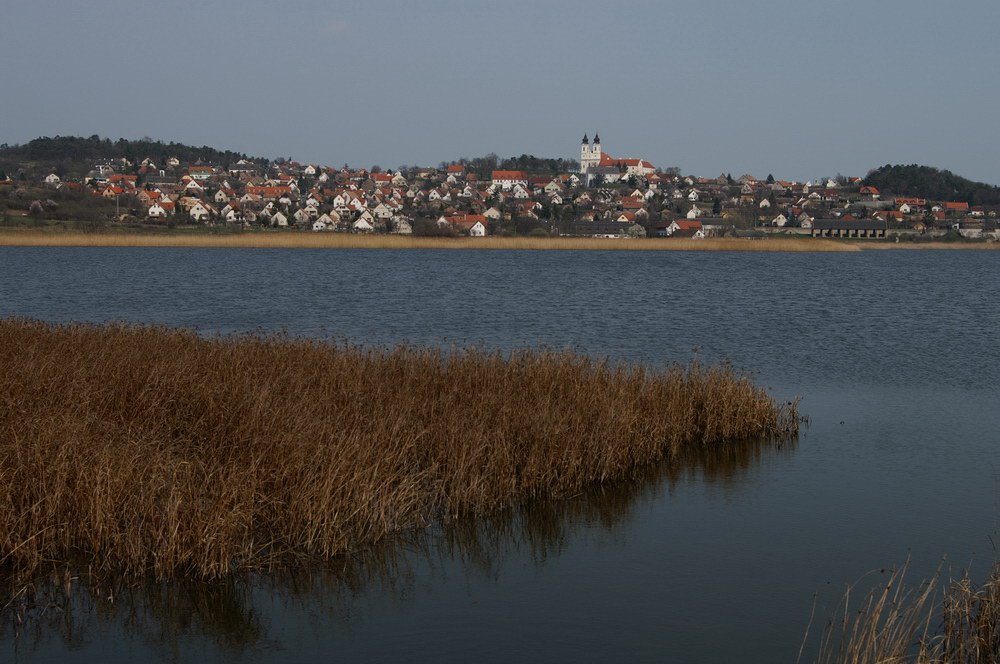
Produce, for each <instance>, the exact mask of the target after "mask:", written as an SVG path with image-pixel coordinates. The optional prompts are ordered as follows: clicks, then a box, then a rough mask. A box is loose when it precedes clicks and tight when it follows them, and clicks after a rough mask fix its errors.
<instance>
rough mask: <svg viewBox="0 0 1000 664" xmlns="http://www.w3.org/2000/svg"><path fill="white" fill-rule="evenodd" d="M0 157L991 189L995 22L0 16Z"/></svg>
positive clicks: (553, 9)
mask: <svg viewBox="0 0 1000 664" xmlns="http://www.w3.org/2000/svg"><path fill="white" fill-rule="evenodd" d="M0 5H2V7H0V143H3V142H6V143H23V142H26V141H28V140H30V139H32V138H35V137H37V136H55V135H83V136H90V135H92V134H99V135H101V136H109V137H111V138H113V139H116V138H118V137H126V138H140V137H144V136H150V137H153V138H157V139H162V140H165V141H171V140H174V141H179V142H183V143H188V144H195V145H210V146H213V147H218V148H221V149H232V150H237V151H240V152H246V153H248V154H252V155H256V156H263V157H271V158H275V157H291V158H293V159H296V160H298V161H300V162H318V163H321V164H326V165H336V166H339V165H342V164H344V163H349V164H351V165H352V166H372V165H379V166H381V167H382V168H396V167H398V166H400V165H404V164H405V165H436V164H438V163H439V162H441V161H450V160H452V159H458V158H460V157H469V158H471V157H476V156H481V155H484V154H487V153H490V152H495V153H497V154H498V155H500V156H501V157H504V156H512V155H519V154H522V153H528V154H534V155H536V156H546V157H572V158H578V157H579V145H580V140H581V138H582V137H583V134H584V133H588V134H590V136H591V137H593V134H594V132H595V131H599V132H600V135H601V140H602V144H603V147H604V150H605V151H607V152H609V153H610V154H612V155H614V156H616V157H643V158H646V159H648V160H650V161H651V162H653V164H654V165H656V166H659V167H668V166H679V167H681V168H682V170H683V171H684V172H685V173H693V174H696V175H701V176H712V177H714V176H716V175H718V174H720V173H731V174H732V175H733V176H734V177H736V176H738V175H740V174H743V173H752V174H754V175H757V176H758V177H763V176H766V175H767V174H769V173H770V174H774V175H775V177H777V178H780V179H799V180H805V179H816V178H818V177H823V176H833V175H835V174H838V173H840V174H843V175H864V174H865V173H866V172H867V171H868V170H870V169H872V168H875V167H878V166H881V165H883V164H886V163H921V164H927V165H931V166H937V167H940V168H947V169H949V170H951V171H953V172H955V173H958V174H960V175H964V176H966V177H970V178H973V179H976V180H981V181H986V182H991V183H995V184H1000V162H998V159H997V156H998V155H1000V132H998V131H997V126H998V123H997V119H998V117H1000V114H998V106H1000V103H998V102H1000V39H997V36H996V33H997V30H998V28H1000V2H998V1H997V0H952V1H951V2H941V1H940V0H937V1H935V2H925V1H924V0H864V1H861V0H827V1H825V2H817V1H815V0H757V1H753V2H750V1H747V0H688V1H687V2H675V1H673V0H665V1H659V2H611V1H605V2H589V1H584V0H574V1H571V2H564V1H562V0H532V1H526V2H522V1H520V0H510V1H506V2H500V1H498V0H494V1H492V2H478V1H476V0H423V1H421V2H413V1H409V2H394V1H389V0H385V1H382V0H364V1H363V2H353V1H345V0H341V1H339V2H336V1H334V2H331V1H329V0H328V1H326V2H319V1H311V0H302V1H298V0H285V1H283V2H273V1H257V0H244V1H242V2H230V1H213V0H201V1H200V2H188V1H187V0H178V1H172V2H154V1H151V0H128V1H118V0H90V1H88V2H78V1H73V2H66V1H63V2H56V1H50V0H32V1H28V0H0Z"/></svg>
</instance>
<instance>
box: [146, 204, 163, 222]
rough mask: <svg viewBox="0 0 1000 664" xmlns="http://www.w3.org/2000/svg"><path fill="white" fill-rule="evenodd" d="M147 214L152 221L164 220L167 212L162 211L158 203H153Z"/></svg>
mask: <svg viewBox="0 0 1000 664" xmlns="http://www.w3.org/2000/svg"><path fill="white" fill-rule="evenodd" d="M147 214H148V215H149V216H150V218H152V219H164V218H166V216H167V211H166V210H164V209H163V207H162V206H160V204H159V203H153V204H152V205H150V206H149V212H148V213H147Z"/></svg>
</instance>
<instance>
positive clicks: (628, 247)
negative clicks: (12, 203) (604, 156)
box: [0, 227, 1000, 252]
mask: <svg viewBox="0 0 1000 664" xmlns="http://www.w3.org/2000/svg"><path fill="white" fill-rule="evenodd" d="M0 246H9V247H206V248H211V247H220V248H234V249H236V248H251V249H266V248H272V249H494V250H498V249H499V250H503V249H508V250H509V249H521V250H560V249H564V250H587V249H593V250H605V251H606V250H625V251H772V252H802V251H820V252H831V251H861V250H865V249H881V250H912V249H946V250H970V249H1000V243H997V242H992V243H989V242H890V241H885V240H839V239H828V238H810V237H793V236H787V235H779V236H774V237H766V238H756V239H744V238H706V239H703V240H696V239H694V238H648V239H647V238H642V239H625V238H623V239H612V238H588V237H541V238H539V237H485V238H471V237H457V238H447V237H413V236H405V235H363V234H353V233H313V232H305V231H247V232H242V233H241V232H218V233H213V232H207V231H206V230H205V229H199V230H189V229H177V230H167V229H164V230H151V229H150V230H146V229H141V230H136V229H130V230H122V231H109V230H98V231H80V230H73V229H68V230H66V229H59V228H57V227H52V228H48V229H36V228H34V229H27V228H26V229H21V228H7V229H0Z"/></svg>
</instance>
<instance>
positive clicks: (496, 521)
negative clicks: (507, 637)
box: [0, 440, 796, 660]
mask: <svg viewBox="0 0 1000 664" xmlns="http://www.w3.org/2000/svg"><path fill="white" fill-rule="evenodd" d="M795 447H796V441H795V440H791V441H789V440H785V441H781V442H761V441H758V442H745V443H734V444H730V445H727V446H724V447H720V448H714V449H712V450H705V451H695V452H692V453H689V454H687V455H685V456H684V457H682V458H678V459H674V460H672V461H670V462H664V463H661V464H657V465H651V466H647V467H644V468H640V469H637V470H636V471H635V472H634V473H633V474H632V476H631V477H629V478H627V479H625V480H623V481H620V482H615V483H613V484H605V485H595V486H593V487H591V488H590V489H589V490H587V491H585V492H583V493H581V494H579V495H578V496H575V497H573V498H571V499H568V500H562V501H548V500H534V501H529V502H526V503H523V504H521V505H518V506H517V507H514V508H511V509H510V510H507V511H504V512H500V513H496V514H492V515H489V516H488V517H483V518H479V519H475V520H471V519H465V520H459V521H456V522H453V523H449V524H444V525H437V526H434V527H432V528H429V529H424V530H420V531H414V532H407V533H403V534H401V535H400V536H399V537H397V538H395V539H394V540H393V541H391V542H384V543H381V544H379V545H377V546H372V547H369V548H368V549H366V550H364V551H359V552H357V553H354V554H351V555H345V556H341V557H338V558H337V559H335V560H333V561H329V562H327V563H324V564H322V565H319V564H304V565H303V566H302V567H301V568H297V569H295V570H290V569H274V570H268V571H267V572H266V573H256V574H242V575H238V576H235V577H232V578H228V579H224V580H219V581H213V582H204V581H195V580H191V579H177V580H173V581H158V580H155V579H142V580H132V581H126V580H121V579H117V580H111V581H109V580H101V579H97V578H94V577H91V576H88V575H87V574H81V573H77V574H76V575H75V576H73V575H70V574H69V573H68V572H67V571H65V570H63V571H60V572H53V573H52V574H51V575H50V576H49V577H48V578H45V579H41V580H39V581H38V582H36V583H35V584H34V585H33V586H31V587H30V588H27V589H21V590H20V591H19V592H18V593H15V594H13V596H9V597H8V599H7V601H5V602H4V610H3V617H4V620H3V622H2V623H0V641H4V642H7V643H9V644H10V645H11V646H12V647H13V648H14V651H15V653H16V654H18V655H29V654H31V653H32V652H34V651H36V650H37V649H39V648H41V647H43V646H44V645H46V644H47V643H49V642H51V641H52V640H57V641H60V642H61V643H62V645H63V646H64V647H65V648H66V649H67V650H76V649H80V648H83V647H84V646H85V644H86V642H87V640H88V636H92V635H93V634H94V633H96V632H97V631H108V630H110V631H112V633H113V634H114V635H115V636H116V637H117V638H125V639H129V640H137V641H139V642H141V643H143V644H145V645H147V646H149V647H151V648H153V649H154V650H155V651H157V653H159V654H160V655H161V656H162V657H163V658H166V659H172V660H179V659H181V658H182V653H181V643H182V642H183V641H185V640H187V641H190V640H191V639H194V640H195V641H196V642H198V643H202V644H207V645H211V646H212V647H214V648H215V649H217V650H218V651H220V652H224V653H229V654H231V655H234V656H239V655H240V654H242V653H245V652H246V651H248V650H260V649H262V648H263V649H267V648H268V647H269V646H270V645H272V644H270V642H269V638H271V637H269V629H270V627H271V618H272V617H273V615H274V613H273V612H274V611H275V610H276V608H277V607H281V608H283V609H290V608H294V609H297V610H302V611H303V613H304V614H305V615H310V616H314V617H316V618H317V619H318V620H319V621H321V624H322V625H329V621H335V622H341V623H343V622H348V621H349V620H350V617H351V606H352V602H353V600H354V599H356V598H357V596H358V595H359V594H361V593H389V594H390V595H391V596H392V597H393V598H396V599H399V600H405V599H406V598H407V597H408V596H410V595H411V594H412V593H413V591H414V588H415V584H416V583H417V580H418V579H419V580H421V581H426V580H427V579H428V577H430V578H433V577H435V575H439V574H441V575H443V574H447V573H449V572H450V571H452V570H455V569H461V570H463V571H465V572H471V573H476V574H483V575H486V576H487V577H496V576H498V575H500V574H501V573H502V572H503V569H504V565H505V563H506V562H507V561H508V560H509V559H511V558H512V557H514V556H520V557H527V558H528V559H529V560H530V561H532V562H533V564H534V565H536V566H542V565H544V564H545V563H546V561H548V560H550V559H553V558H555V557H558V556H560V555H561V554H563V553H564V552H565V551H566V550H568V549H569V548H570V547H572V546H573V544H574V542H575V541H576V539H577V538H578V537H579V536H581V535H582V534H583V533H587V532H591V533H592V532H595V531H596V532H598V533H601V534H608V535H614V534H615V533H616V532H617V531H619V530H621V529H623V528H624V527H625V526H626V525H627V524H628V523H629V521H630V520H631V517H632V516H633V515H634V513H635V511H636V507H637V506H638V505H640V504H645V503H648V502H651V501H654V500H657V499H658V498H660V497H662V495H663V494H664V493H669V492H672V491H673V490H674V489H675V487H676V486H677V485H678V484H679V483H681V482H686V481H694V482H697V483H699V484H701V485H703V486H707V487H713V486H714V487H719V488H722V489H723V490H726V491H729V490H732V489H734V488H736V487H738V486H739V484H740V483H741V481H743V480H744V479H745V478H746V476H747V474H748V472H749V471H751V470H752V469H754V468H755V467H757V466H759V465H760V464H761V462H762V461H763V460H765V459H771V460H774V459H778V458H781V457H783V456H787V455H790V454H792V453H793V452H794V449H795ZM187 647H188V648H190V645H188V646H187Z"/></svg>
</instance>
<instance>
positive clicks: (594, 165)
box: [580, 134, 656, 179]
mask: <svg viewBox="0 0 1000 664" xmlns="http://www.w3.org/2000/svg"><path fill="white" fill-rule="evenodd" d="M622 169H624V172H625V175H626V176H629V175H634V176H636V177H641V176H643V175H649V174H650V173H653V172H655V171H656V168H655V167H654V166H653V165H652V164H651V163H649V162H648V161H646V160H645V159H635V158H631V157H630V158H628V159H617V158H615V157H612V156H611V155H609V154H608V153H607V152H604V151H603V150H602V149H601V135H600V134H594V144H593V145H591V144H590V140H589V139H588V138H587V135H586V134H584V135H583V143H582V144H581V145H580V172H581V173H583V174H585V175H597V174H599V173H602V171H604V172H605V173H611V172H618V173H620V172H622ZM588 179H589V178H588Z"/></svg>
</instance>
